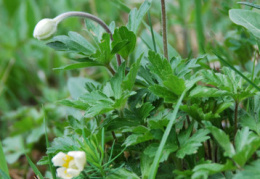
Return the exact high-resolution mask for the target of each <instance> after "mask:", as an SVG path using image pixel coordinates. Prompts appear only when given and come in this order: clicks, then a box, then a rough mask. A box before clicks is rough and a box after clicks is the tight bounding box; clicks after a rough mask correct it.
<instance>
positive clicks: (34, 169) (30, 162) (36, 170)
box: [25, 155, 44, 179]
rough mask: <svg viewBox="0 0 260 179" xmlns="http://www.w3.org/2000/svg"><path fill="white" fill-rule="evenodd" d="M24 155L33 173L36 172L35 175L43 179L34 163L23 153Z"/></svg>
mask: <svg viewBox="0 0 260 179" xmlns="http://www.w3.org/2000/svg"><path fill="white" fill-rule="evenodd" d="M25 156H26V158H27V161H28V163H29V165H30V166H31V167H32V169H33V171H34V173H35V174H36V176H37V177H38V178H40V179H44V177H43V176H42V174H41V172H40V171H39V170H38V168H37V167H36V165H34V163H33V162H32V161H31V159H30V158H29V157H28V156H27V155H25Z"/></svg>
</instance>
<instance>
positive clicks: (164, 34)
mask: <svg viewBox="0 0 260 179" xmlns="http://www.w3.org/2000/svg"><path fill="white" fill-rule="evenodd" d="M161 8H162V31H163V32H162V35H163V54H164V57H165V58H166V59H167V60H168V47H167V29H166V28H167V26H166V10H165V0H161Z"/></svg>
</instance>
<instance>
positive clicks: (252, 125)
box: [240, 116, 260, 135]
mask: <svg viewBox="0 0 260 179" xmlns="http://www.w3.org/2000/svg"><path fill="white" fill-rule="evenodd" d="M240 124H241V126H243V127H248V128H249V129H250V130H253V131H255V132H256V133H257V134H258V135H260V123H259V121H258V120H257V119H254V118H253V117H251V116H245V117H243V118H242V119H241V121H240Z"/></svg>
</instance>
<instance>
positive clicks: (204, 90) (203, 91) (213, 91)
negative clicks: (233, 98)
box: [189, 86, 230, 98]
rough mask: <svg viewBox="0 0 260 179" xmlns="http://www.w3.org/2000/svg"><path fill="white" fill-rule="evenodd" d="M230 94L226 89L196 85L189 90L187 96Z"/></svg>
mask: <svg viewBox="0 0 260 179" xmlns="http://www.w3.org/2000/svg"><path fill="white" fill-rule="evenodd" d="M227 94H230V93H229V92H227V91H224V90H219V89H217V88H210V87H206V86H196V87H195V88H194V89H192V90H191V91H190V94H189V97H192V98H203V97H205V98H209V97H221V96H226V95H227Z"/></svg>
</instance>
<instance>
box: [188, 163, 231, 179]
mask: <svg viewBox="0 0 260 179" xmlns="http://www.w3.org/2000/svg"><path fill="white" fill-rule="evenodd" d="M234 169H236V167H235V166H234V165H233V163H232V161H230V160H228V161H227V162H226V163H225V164H218V163H205V164H199V165H196V166H195V167H194V168H193V170H192V171H193V172H194V174H193V175H192V178H202V177H206V178H208V176H210V175H213V174H216V173H220V172H224V171H227V170H234Z"/></svg>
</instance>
